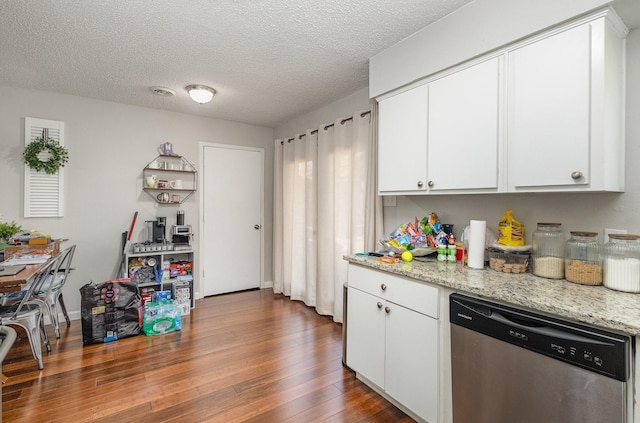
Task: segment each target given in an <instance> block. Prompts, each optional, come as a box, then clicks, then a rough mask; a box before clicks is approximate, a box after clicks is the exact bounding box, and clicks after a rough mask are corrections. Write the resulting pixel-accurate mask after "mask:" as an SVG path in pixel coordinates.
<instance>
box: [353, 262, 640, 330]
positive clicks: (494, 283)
mask: <svg viewBox="0 0 640 423" xmlns="http://www.w3.org/2000/svg"><path fill="white" fill-rule="evenodd" d="M344 259H345V260H347V261H348V262H350V263H354V264H360V265H363V266H366V267H370V268H372V269H378V270H382V271H385V272H389V273H394V274H397V275H402V276H407V277H409V278H413V279H417V280H418V281H423V282H428V283H431V284H435V285H440V286H445V287H448V288H451V289H454V290H456V291H460V292H462V293H464V292H466V293H469V294H472V295H474V296H478V297H483V298H486V299H488V300H496V301H499V302H503V303H508V304H511V305H514V306H519V307H525V308H528V309H532V310H537V311H540V312H543V313H549V314H552V315H555V316H558V317H562V318H567V319H571V320H574V321H577V322H581V323H585V324H589V325H594V326H598V327H600V328H603V329H611V330H615V331H618V332H623V333H626V334H629V335H634V336H635V335H640V294H630V293H625V292H619V291H614V290H611V289H608V288H605V287H604V286H588V285H580V284H575V283H571V282H567V281H566V280H564V279H560V280H555V279H545V278H540V277H537V276H534V275H533V274H531V273H523V274H510V273H501V272H496V271H494V270H491V269H487V268H485V269H484V270H480V269H478V270H477V269H470V268H468V267H465V266H462V264H460V263H457V264H453V263H439V262H436V261H426V262H421V261H416V260H414V261H412V262H410V263H405V262H398V263H396V264H388V263H384V262H379V261H378V260H377V258H376V257H361V256H355V255H349V256H344Z"/></svg>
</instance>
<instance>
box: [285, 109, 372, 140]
mask: <svg viewBox="0 0 640 423" xmlns="http://www.w3.org/2000/svg"><path fill="white" fill-rule="evenodd" d="M368 114H371V110H367V111H366V112H362V113H360V117H365V116H366V115H368ZM350 120H353V117H348V118H344V119H342V120H341V121H340V125H344V124H345V123H347V122H349V121H350ZM334 125H335V124H333V123H330V124H328V125H325V126H324V130H325V131H326V130H327V129H329V128H331V127H332V126H334ZM317 133H318V130H317V129H314V130H313V131H311V135H313V134H317ZM306 135H307V134H301V135H298V139H299V140H301V139H302V137H305V136H306ZM295 139H296V137H291V138H287V139H286V141H287V142H291V141H293V140H295ZM284 141H285V140H283V141H280V144H281V145H284Z"/></svg>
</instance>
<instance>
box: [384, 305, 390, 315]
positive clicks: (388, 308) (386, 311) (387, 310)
mask: <svg viewBox="0 0 640 423" xmlns="http://www.w3.org/2000/svg"><path fill="white" fill-rule="evenodd" d="M384 312H385V313H387V314H389V313H391V308H390V307H388V306H387V307H385V308H384Z"/></svg>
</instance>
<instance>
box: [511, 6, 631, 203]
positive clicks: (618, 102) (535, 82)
mask: <svg viewBox="0 0 640 423" xmlns="http://www.w3.org/2000/svg"><path fill="white" fill-rule="evenodd" d="M623 51H624V47H623V41H622V39H621V37H620V36H619V35H616V34H615V33H614V31H613V29H612V27H611V25H610V23H609V21H608V20H607V19H606V18H604V17H603V18H599V19H597V20H594V21H592V22H588V23H583V24H580V25H577V26H573V27H569V28H568V29H565V30H563V31H559V32H557V33H553V34H551V35H549V36H547V37H546V38H541V39H538V40H535V41H533V42H532V43H530V44H527V45H524V46H522V47H520V48H517V49H515V50H513V51H510V52H509V53H508V55H507V57H508V68H509V77H508V78H509V80H508V85H507V87H508V88H507V89H508V100H507V122H508V130H507V131H508V134H507V146H508V161H507V162H508V166H509V168H508V181H509V191H514V192H517V191H622V190H623V189H624V137H623V133H622V110H623V92H622V85H623V84H622V81H623V79H622V78H623V69H622V65H623V62H624V59H623Z"/></svg>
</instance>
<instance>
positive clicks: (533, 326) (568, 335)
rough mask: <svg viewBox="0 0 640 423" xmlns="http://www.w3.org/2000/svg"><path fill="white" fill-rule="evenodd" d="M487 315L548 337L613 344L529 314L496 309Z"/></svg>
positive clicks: (503, 322) (509, 324) (597, 343)
mask: <svg viewBox="0 0 640 423" xmlns="http://www.w3.org/2000/svg"><path fill="white" fill-rule="evenodd" d="M486 317H488V318H489V319H492V320H494V321H497V322H500V323H502V324H505V325H508V326H511V327H514V328H518V329H522V330H527V331H529V332H532V333H536V334H538V335H542V336H546V337H551V338H556V339H563V340H567V341H575V342H584V343H587V344H596V345H611V343H608V342H603V341H600V340H597V339H594V338H592V337H586V336H582V335H579V334H576V333H573V332H568V331H566V330H562V329H559V328H558V327H556V326H550V325H549V324H546V323H545V322H544V321H542V320H538V319H532V318H529V317H527V316H515V315H511V314H510V313H505V312H504V311H496V310H494V311H492V312H491V315H490V316H486Z"/></svg>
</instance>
